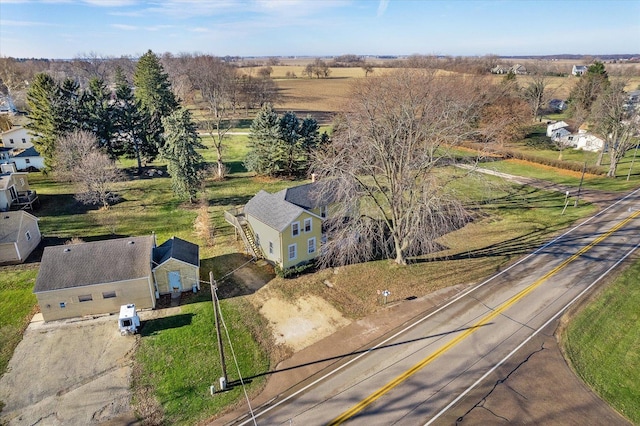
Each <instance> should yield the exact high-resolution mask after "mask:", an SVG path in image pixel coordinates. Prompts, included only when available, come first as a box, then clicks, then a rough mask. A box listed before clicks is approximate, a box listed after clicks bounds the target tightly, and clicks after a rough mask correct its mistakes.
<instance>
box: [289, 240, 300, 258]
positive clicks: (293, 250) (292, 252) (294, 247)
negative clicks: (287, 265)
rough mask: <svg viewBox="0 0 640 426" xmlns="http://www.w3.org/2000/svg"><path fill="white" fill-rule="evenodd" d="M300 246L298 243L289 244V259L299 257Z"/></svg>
mask: <svg viewBox="0 0 640 426" xmlns="http://www.w3.org/2000/svg"><path fill="white" fill-rule="evenodd" d="M297 252H298V248H297V244H291V245H290V246H289V260H293V259H295V258H296V257H298V253H297Z"/></svg>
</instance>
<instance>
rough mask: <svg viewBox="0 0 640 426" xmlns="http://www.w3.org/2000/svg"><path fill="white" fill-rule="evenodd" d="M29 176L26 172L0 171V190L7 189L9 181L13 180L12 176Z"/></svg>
mask: <svg viewBox="0 0 640 426" xmlns="http://www.w3.org/2000/svg"><path fill="white" fill-rule="evenodd" d="M19 175H20V176H27V175H28V173H26V172H15V173H0V190H1V191H5V190H6V189H7V188H8V187H9V183H11V182H12V181H13V179H12V176H15V177H17V176H19Z"/></svg>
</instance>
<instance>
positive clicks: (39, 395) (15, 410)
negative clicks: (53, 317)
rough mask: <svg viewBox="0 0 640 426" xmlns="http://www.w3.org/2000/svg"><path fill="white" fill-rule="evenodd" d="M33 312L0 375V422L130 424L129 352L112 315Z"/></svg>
mask: <svg viewBox="0 0 640 426" xmlns="http://www.w3.org/2000/svg"><path fill="white" fill-rule="evenodd" d="M41 318H42V317H41V315H37V316H36V317H34V320H33V321H32V322H31V324H30V325H29V327H28V328H27V330H26V332H25V333H24V337H23V340H22V341H21V342H20V344H19V345H18V347H17V348H16V350H15V352H14V354H13V357H12V358H11V361H10V363H9V366H8V369H7V372H6V373H5V374H4V375H3V376H2V378H0V401H2V402H3V403H4V404H5V406H4V408H3V409H2V412H1V413H0V424H3V425H4V424H8V425H35V424H38V425H71V424H73V425H80V424H85V425H86V424H99V423H106V422H113V421H116V422H117V423H120V420H121V421H122V422H121V423H134V422H135V417H134V416H133V413H132V410H131V406H130V401H131V392H130V377H131V364H132V356H133V353H134V350H135V347H136V344H137V341H138V339H139V337H138V336H121V335H120V333H119V332H118V327H117V315H111V316H104V317H99V318H95V319H83V320H79V319H73V320H67V321H56V322H52V323H44V322H42V320H41Z"/></svg>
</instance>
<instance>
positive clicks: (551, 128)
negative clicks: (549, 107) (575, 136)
mask: <svg viewBox="0 0 640 426" xmlns="http://www.w3.org/2000/svg"><path fill="white" fill-rule="evenodd" d="M567 127H569V125H568V124H567V123H565V122H564V121H558V122H555V123H551V124H548V125H547V137H550V138H551V139H553V137H554V136H556V134H557V132H558V131H559V130H560V129H564V130H565V131H567V130H566V128H567ZM567 133H569V132H568V131H567Z"/></svg>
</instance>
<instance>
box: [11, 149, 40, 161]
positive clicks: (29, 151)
mask: <svg viewBox="0 0 640 426" xmlns="http://www.w3.org/2000/svg"><path fill="white" fill-rule="evenodd" d="M13 157H14V158H26V157H40V153H39V152H38V151H37V150H36V149H35V147H33V146H32V147H29V148H27V149H25V150H24V151H22V152H20V153H18V154H16V155H14V156H13Z"/></svg>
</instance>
